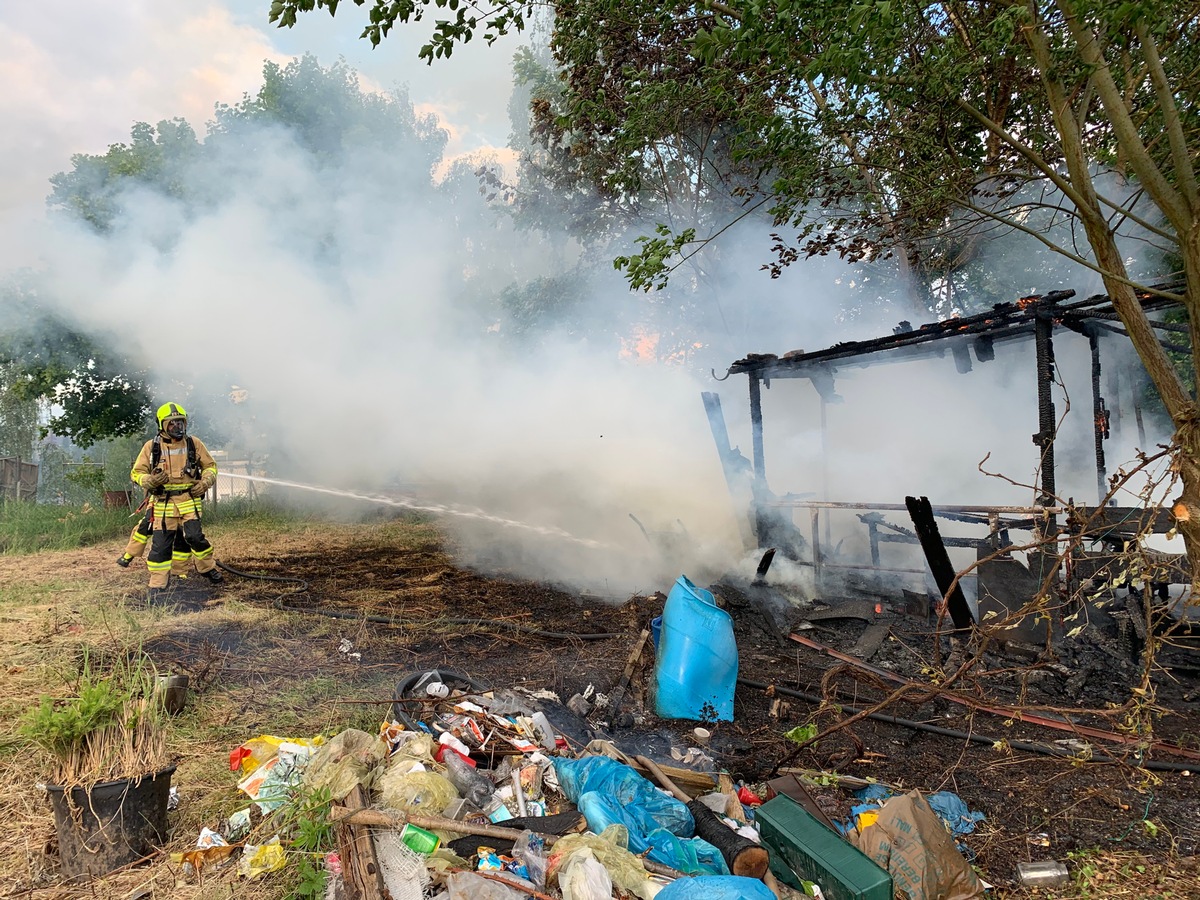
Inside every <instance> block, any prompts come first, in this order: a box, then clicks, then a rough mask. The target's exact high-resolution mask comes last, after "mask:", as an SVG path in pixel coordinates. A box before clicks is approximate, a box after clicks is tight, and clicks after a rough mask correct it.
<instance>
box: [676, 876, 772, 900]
mask: <svg viewBox="0 0 1200 900" xmlns="http://www.w3.org/2000/svg"><path fill="white" fill-rule="evenodd" d="M654 900H775V895H774V894H773V893H771V889H770V888H768V887H767V886H766V885H765V884H763V883H762V882H761V881H759V880H758V879H757V878H743V877H741V876H739V875H701V876H699V877H696V878H676V879H675V880H674V881H672V882H671V883H670V884H668V885H667V886H666V887H664V888H663V889H662V890H661V891H659V892H658V894H657V895H656V896H655V898H654Z"/></svg>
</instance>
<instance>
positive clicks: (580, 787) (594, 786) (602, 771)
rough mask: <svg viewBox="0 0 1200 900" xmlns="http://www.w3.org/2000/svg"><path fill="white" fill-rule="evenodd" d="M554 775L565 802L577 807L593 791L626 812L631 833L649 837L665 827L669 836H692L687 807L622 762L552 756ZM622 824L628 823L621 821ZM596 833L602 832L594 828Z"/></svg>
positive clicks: (605, 758)
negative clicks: (556, 777) (568, 801)
mask: <svg viewBox="0 0 1200 900" xmlns="http://www.w3.org/2000/svg"><path fill="white" fill-rule="evenodd" d="M554 772H555V774H557V775H558V784H559V787H561V788H562V792H563V793H564V794H566V795H567V799H568V800H570V801H571V802H572V803H574V804H575V805H576V806H578V805H579V798H580V797H582V796H583V795H584V794H590V793H592V792H595V793H597V794H600V795H601V796H603V797H607V798H609V799H610V800H611V801H612V802H613V803H614V804H615V805H617V806H620V807H624V808H625V809H626V810H627V813H628V819H629V821H630V822H634V823H636V825H630V826H629V827H630V831H634V830H635V829H636V830H637V831H639V832H641V833H642V834H649V833H650V832H651V831H655V830H657V829H659V828H665V829H666V830H667V831H669V832H671V834H676V835H679V836H680V837H691V836H692V833H693V832H694V831H695V830H696V823H695V821H694V820H693V819H692V814H691V812H690V811H689V810H688V808H687V806H686V805H685V804H683V803H681V802H680V801H678V800H676V799H675V798H674V797H671V796H669V795H667V794H664V793H663V792H662V791H660V790H658V788H656V787H655V786H654V785H653V784H651V783H650V782H649V781H647V780H646V779H645V778H643V777H642V776H641V775H639V774H638V773H637V772H635V771H634V770H633V769H631V768H630V767H629V766H627V765H625V764H624V763H621V762H617V761H616V760H615V759H609V758H608V757H607V756H588V757H585V758H583V759H568V758H566V757H565V756H556V757H554ZM623 824H629V822H624V823H623ZM593 830H595V831H597V832H599V831H600V830H603V829H593Z"/></svg>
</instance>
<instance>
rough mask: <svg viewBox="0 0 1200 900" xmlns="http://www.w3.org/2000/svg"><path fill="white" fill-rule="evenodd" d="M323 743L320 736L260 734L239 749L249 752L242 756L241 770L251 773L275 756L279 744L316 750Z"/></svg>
mask: <svg viewBox="0 0 1200 900" xmlns="http://www.w3.org/2000/svg"><path fill="white" fill-rule="evenodd" d="M324 743H325V737H324V735H320V734H318V735H315V736H314V737H311V738H294V737H276V736H275V735H273V734H260V735H259V736H258V737H256V738H251V739H250V740H248V741H246V743H244V744H242V746H241V749H243V750H246V751H249V752H248V753H246V754H243V755H242V758H241V768H242V771H243V772H245V773H246V774H249V773H251V772H253V771H254V770H255V769H257V768H259V767H260V766H262V764H263V763H265V762H267V761H268V760H271V759H273V758H274V757H275V756H277V755H278V754H279V747H280V745H281V744H299V745H300V746H302V747H310V748H312V749H316V748H317V747H320V746H321V745H322V744H324ZM235 752H236V751H235Z"/></svg>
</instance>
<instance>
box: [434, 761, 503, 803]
mask: <svg viewBox="0 0 1200 900" xmlns="http://www.w3.org/2000/svg"><path fill="white" fill-rule="evenodd" d="M442 765H444V766H445V767H446V773H447V777H448V778H449V779H450V783H451V784H453V785H454V786H455V787H456V788H457V789H458V792H459V793H460V794H462V796H463V799H465V800H469V801H470V802H471V803H473V804H475V805H476V806H478V807H479V808H480V809H484V808H485V804H486V803H487V800H488V798H489V797H490V796H491V795H492V794H494V793H495V792H496V786H495V785H494V784H492V780H491V779H490V778H488V777H487V776H486V775H484V774H483V773H482V772H480V771H478V770H477V769H473V768H472V767H471V766H469V765H467V763H466V762H465V761H464V760H463V758H462V757H461V756H459V755H458V754H457V753H455V752H453V751H452V750H447V751H446V752H445V753H443V754H442Z"/></svg>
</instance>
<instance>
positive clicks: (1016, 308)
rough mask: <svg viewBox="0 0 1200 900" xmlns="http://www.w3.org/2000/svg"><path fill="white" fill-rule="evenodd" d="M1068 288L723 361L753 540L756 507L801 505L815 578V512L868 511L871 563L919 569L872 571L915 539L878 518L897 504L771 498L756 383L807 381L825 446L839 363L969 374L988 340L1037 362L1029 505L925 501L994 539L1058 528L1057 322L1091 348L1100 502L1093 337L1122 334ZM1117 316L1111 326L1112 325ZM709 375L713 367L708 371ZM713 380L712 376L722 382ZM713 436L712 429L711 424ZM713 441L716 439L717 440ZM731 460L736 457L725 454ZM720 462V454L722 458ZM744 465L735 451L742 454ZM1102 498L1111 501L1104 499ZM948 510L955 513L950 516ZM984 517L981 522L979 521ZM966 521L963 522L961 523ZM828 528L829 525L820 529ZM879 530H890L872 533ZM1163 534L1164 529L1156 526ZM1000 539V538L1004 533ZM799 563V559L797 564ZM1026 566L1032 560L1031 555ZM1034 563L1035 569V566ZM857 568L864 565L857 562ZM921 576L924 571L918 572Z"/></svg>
mask: <svg viewBox="0 0 1200 900" xmlns="http://www.w3.org/2000/svg"><path fill="white" fill-rule="evenodd" d="M1171 287H1174V286H1173V285H1158V286H1155V289H1164V290H1165V289H1169V288H1171ZM1074 296H1075V292H1074V291H1070V290H1065V291H1053V292H1050V293H1047V294H1045V295H1036V294H1035V295H1031V296H1028V297H1022V298H1021V299H1020V300H1018V301H1016V302H1013V303H1001V304H997V305H995V306H994V307H993V308H992V309H991V311H989V312H985V313H979V314H976V315H973V316H965V317H955V318H950V319H947V320H944V321H941V322H934V323H930V324H927V325H923V326H921V327H920V328H916V329H914V328H912V327H911V326H910V325H909V324H908V323H906V322H902V323H901V324H900V327H898V328H896V329H893V333H892V334H891V335H888V336H885V337H881V338H875V339H872V340H864V341H848V342H842V343H838V344H834V345H833V346H831V347H827V348H825V349H822V350H817V351H813V352H810V353H803V352H794V353H789V354H786V355H784V356H782V357H780V356H777V355H775V354H749V355H747V356H746V357H745V358H743V359H740V360H738V361H736V362H734V363H733V364H732V365H730V366H729V368H728V371H727V373H726V375H725V376H724V378H728V377H729V376H730V375H746V376H747V378H748V381H749V395H750V396H749V399H750V420H751V440H752V463H751V465H750V466H749V467H748V468H750V470H751V471H750V472H749V473H745V472H743V473H742V477H749V478H750V480H751V482H752V485H753V492H752V493H753V501H752V509H751V515H750V519H751V521H752V522H753V523H754V528H755V537H756V538H757V540H758V545H759V547H760V548H761V547H766V546H771V545H772V543H773V541H772V538H773V536H774V535H773V534H772V533H771V532H772V528H771V525H772V521H771V520H770V519H769V517H768V516H767V515H766V514H765V509H764V508H766V509H774V510H781V509H783V508H786V509H791V510H795V509H797V508H807V509H809V513H810V517H811V538H812V548H811V554H812V560H811V564H812V565H813V566H814V567H815V568H816V570H817V572H818V575H819V574H820V571H821V569H822V567H823V560H822V558H821V541H820V533H819V531H820V526H819V521H818V516H819V510H820V509H852V508H857V509H863V510H870V511H871V512H870V513H868V514H866V515H860V517H859V518H860V519H861V520H862V521H863V523H864V524H865V525H866V526H867V527H868V532H869V537H870V546H871V562H872V568H875V569H877V570H880V571H905V572H910V573H913V574H917V573H918V572H919V571H920V570H912V569H908V570H882V569H880V565H879V563H880V559H879V544H880V543H881V542H884V541H901V542H905V543H917V542H919V538H918V536H917V535H915V534H913V533H912V532H907V533H906V529H903V528H900V527H898V526H895V525H890V524H889V523H887V522H885V521H883V519H882V516H879V515H878V512H879V511H884V510H893V509H896V510H902V509H905V507H904V506H901V505H898V504H882V503H880V504H843V503H832V502H829V501H824V502H819V501H818V502H812V501H802V500H796V499H792V498H793V497H794V496H795V495H788V496H786V497H784V498H777V497H774V496H772V495H771V493H770V491H769V489H768V487H767V479H766V460H765V450H764V446H763V414H762V388H763V386H764V385H765V386H766V387H767V388H769V387H770V385H771V381H772V379H776V378H807V379H809V380H810V381H811V382H812V384H813V387H814V389H815V390H816V391H817V394H818V396H819V398H820V402H821V435H822V445H823V446H824V445H825V444H826V442H827V436H826V433H825V431H826V423H825V418H826V417H825V410H826V405H827V404H828V403H830V402H839V401H840V400H841V398H840V397H838V396H837V394H836V392H835V389H834V376H835V374H836V373H837V372H838V370H839V369H842V368H852V367H857V368H866V367H868V366H872V365H878V364H884V363H892V362H906V361H915V360H922V359H932V358H941V357H944V356H945V355H946V353H947V351H949V353H950V354H951V355H952V357H953V359H954V362H955V366H956V368H957V370H958V371H959V372H960V373H963V372H969V371H970V370H971V367H972V361H971V356H972V353H973V354H974V357H975V359H976V360H977V361H978V362H980V363H986V362H990V361H991V360H993V359H994V357H995V346H996V345H997V344H1000V343H1005V342H1008V341H1014V340H1029V339H1030V338H1032V339H1033V340H1034V344H1035V349H1036V366H1037V392H1038V398H1037V403H1038V431H1037V433H1035V434H1034V435H1033V436H1032V437H1033V442H1034V444H1035V445H1037V447H1038V448H1039V466H1038V473H1039V484H1038V487H1039V496H1038V500H1037V505H1036V507H1034V508H1029V509H1026V508H1017V507H982V506H979V507H960V508H951V507H932V511H933V513H934V515H937V516H939V517H950V518H956V517H957V515H962V514H968V515H969V516H974V521H976V522H982V521H986V522H987V523H988V524H989V525H990V526H991V531H992V534H993V535H995V536H998V535H999V534H1000V532H1001V531H1006V530H1007V528H1010V527H1012V528H1021V529H1027V530H1031V531H1035V532H1037V533H1040V534H1043V535H1053V534H1055V533H1057V532H1058V530H1059V525H1058V521H1057V514H1059V513H1061V512H1063V511H1064V510H1063V509H1060V508H1058V507H1057V506H1056V504H1057V502H1058V501H1057V498H1056V493H1055V492H1056V486H1055V459H1054V439H1055V429H1056V427H1057V420H1056V414H1055V408H1054V401H1053V394H1052V389H1053V382H1054V372H1055V359H1054V345H1053V337H1054V330H1055V328H1056V327H1059V326H1061V327H1065V328H1067V329H1069V330H1071V331H1075V332H1077V333H1079V334H1082V335H1084V336H1085V337H1086V338H1087V340H1088V344H1089V349H1090V351H1091V386H1092V411H1093V420H1094V421H1093V431H1094V435H1095V460H1096V486H1097V494H1098V504H1100V505H1103V504H1104V503H1105V502H1106V500H1107V487H1108V485H1107V470H1106V463H1105V456H1104V446H1103V441H1104V440H1105V439H1106V438H1108V436H1109V409H1108V405H1107V404H1106V402H1105V400H1104V397H1103V396H1102V394H1101V365H1100V342H1099V338H1100V335H1101V334H1102V333H1112V334H1118V335H1125V336H1127V332H1126V331H1125V329H1124V328H1123V327H1120V324H1119V316H1118V315H1117V314H1116V311H1115V310H1114V308H1113V306H1112V302H1111V300H1110V299H1109V298H1108V297H1107V296H1106V295H1103V294H1100V295H1095V296H1092V297H1089V298H1087V299H1086V300H1078V301H1074V302H1067V301H1071V300H1072V298H1073V297H1074ZM1139 300H1140V301H1141V304H1142V307H1143V308H1144V309H1145V310H1146V311H1147V312H1160V311H1164V310H1167V309H1171V308H1175V307H1177V306H1178V303H1177V302H1176V301H1175V300H1172V299H1170V298H1168V297H1163V296H1160V295H1158V294H1154V293H1144V294H1141V295H1140V296H1139ZM1113 322H1116V323H1117V324H1111V323H1113ZM1151 324H1152V325H1153V327H1155V328H1156V329H1158V330H1160V331H1162V332H1167V333H1168V334H1170V333H1181V332H1186V330H1187V328H1188V326H1187V325H1179V324H1174V323H1168V322H1152V323H1151ZM1160 341H1161V343H1162V344H1163V346H1164V347H1166V348H1167V349H1170V350H1185V351H1187V352H1189V353H1190V347H1187V346H1184V345H1180V344H1177V343H1172V342H1169V341H1167V340H1165V339H1160ZM714 377H715V373H714ZM724 378H722V379H721V380H724ZM711 397H715V395H707V396H706V400H705V404H706V406H707V407H708V408H709V412H710V422H711V421H712V408H713V406H714V405H715V406H716V408H717V410H718V412H719V401H717V402H715V403H714V401H713V400H711V399H709V398H711ZM1140 413H1141V410H1140V408H1138V407H1137V405H1136V403H1135V414H1136V415H1137V419H1138V427H1139V432H1140V430H1141V415H1140ZM721 431H722V435H723V436H724V420H723V418H722V419H721ZM714 436H716V426H715V425H714ZM720 443H721V441H720V440H718V444H720ZM724 446H725V448H726V449H728V447H729V442H728V438H727V437H725V438H724ZM733 454H734V456H739V457H740V454H737V453H736V451H733ZM722 458H723V462H724V461H725V459H726V457H725V456H724V454H723V457H722ZM741 459H742V461H743V463H744V462H745V460H744V457H742V458H741ZM726 477H727V479H730V484H731V488H732V485H733V481H732V477H731V470H730V468H729V467H728V466H727V467H726ZM1109 502H1111V501H1109ZM956 514H957V515H956ZM1014 514H1015V515H1018V516H1021V517H1022V518H1021V519H1019V520H1006V519H1005V518H1002V516H1011V515H1014ZM981 516H982V517H985V518H980V517H981ZM962 520H964V521H971V519H970V518H966V519H962ZM826 527H828V525H826ZM880 528H886V529H889V531H888V532H881V531H880ZM1163 530H1165V529H1163ZM943 541H944V543H945V544H946V545H947V546H977V545H978V543H979V542H978V541H977V540H974V539H956V538H943ZM1004 543H1006V544H1007V543H1008V542H1007V540H1006V539H1005V541H1004ZM801 561H802V562H803V561H804V560H801ZM1031 562H1032V559H1031ZM1041 567H1042V566H1038V568H1041ZM864 568H865V567H864ZM922 574H923V573H922Z"/></svg>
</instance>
